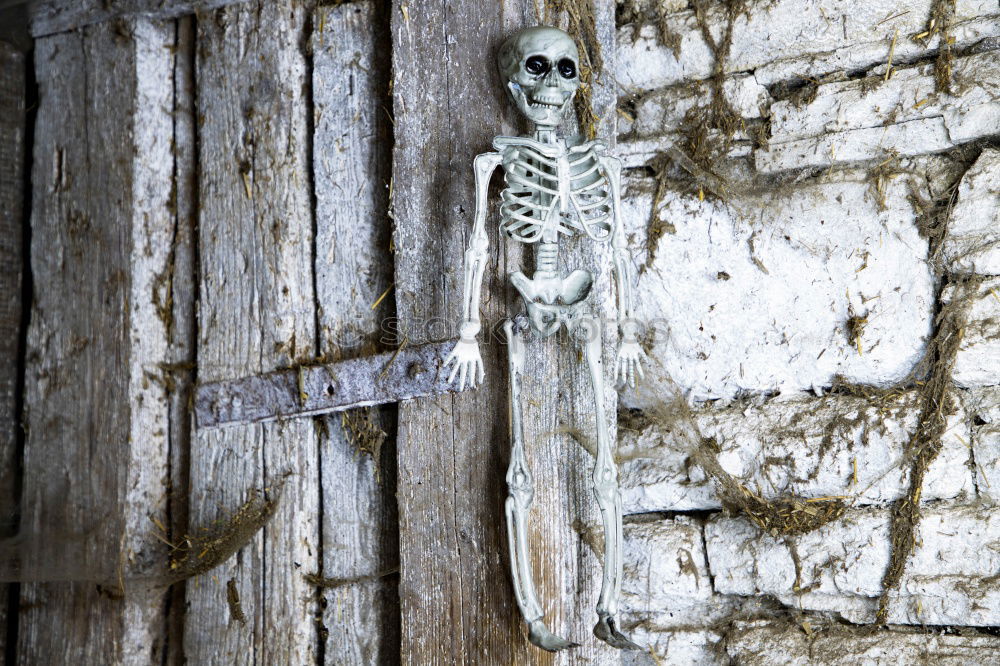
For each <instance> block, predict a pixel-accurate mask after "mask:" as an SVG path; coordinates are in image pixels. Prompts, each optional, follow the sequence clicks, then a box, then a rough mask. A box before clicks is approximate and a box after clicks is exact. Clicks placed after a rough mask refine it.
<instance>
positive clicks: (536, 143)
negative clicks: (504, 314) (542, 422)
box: [446, 27, 643, 651]
mask: <svg viewBox="0 0 1000 666" xmlns="http://www.w3.org/2000/svg"><path fill="white" fill-rule="evenodd" d="M578 62H579V59H578V55H577V49H576V45H575V44H574V43H573V40H572V39H571V38H570V37H569V35H567V34H566V33H565V32H563V31H562V30H558V29H556V28H549V27H535V28H528V29H526V30H522V31H521V32H519V33H518V34H516V35H514V36H513V37H512V38H511V39H509V40H508V41H507V42H506V43H505V44H504V45H503V46H502V47H501V49H500V52H499V57H498V64H499V67H500V73H501V75H502V76H503V78H504V79H505V81H506V82H507V88H508V90H509V92H510V94H511V95H512V97H513V98H514V102H515V103H516V104H517V107H518V109H520V111H521V113H523V114H524V115H525V116H526V117H527V118H528V120H529V121H531V123H532V125H533V127H534V133H533V135H532V137H531V138H528V137H507V136H500V137H497V138H496V139H494V141H493V146H494V148H495V149H496V151H497V152H492V153H485V154H482V155H479V156H478V157H476V160H475V171H476V214H475V222H474V228H473V232H472V238H471V240H470V242H469V248H468V250H467V251H466V253H465V301H464V305H465V310H464V319H463V322H462V325H461V337H460V340H459V341H458V343H457V344H456V345H455V348H454V350H452V352H451V354H450V355H449V356H448V358H447V360H446V367H447V366H451V374H450V376H449V379H448V380H449V381H454V380H455V379H456V377H457V379H458V382H459V385H460V387H461V388H464V387H465V385H466V384H467V383H468V384H469V385H471V386H476V385H477V384H478V383H479V382H481V381H482V380H483V374H484V373H483V362H482V358H481V357H480V354H479V345H478V343H477V342H476V335H477V334H478V333H479V330H480V321H479V293H480V288H481V285H482V280H483V270H484V268H485V266H486V258H487V253H486V251H487V238H486V231H485V223H486V205H487V204H486V196H487V189H488V186H489V180H490V175H491V174H492V172H493V171H494V170H495V169H496V168H497V167H498V166H503V170H504V174H505V179H506V185H507V186H506V188H505V189H504V191H503V193H502V195H501V196H502V200H503V201H502V203H501V205H500V218H501V219H500V230H501V232H502V233H503V234H504V235H506V236H507V237H508V238H510V239H512V240H515V241H519V242H522V243H531V244H534V246H535V247H534V249H535V272H534V276H533V277H531V278H528V277H527V276H525V274H524V273H522V272H520V271H518V272H516V273H513V274H511V275H510V281H511V283H512V284H513V285H514V287H515V288H516V289H517V291H518V293H519V294H520V295H521V298H522V300H523V302H524V306H525V310H526V312H527V317H525V316H524V315H523V314H522V315H520V316H518V317H516V318H515V319H514V320H508V321H507V322H506V323H505V325H504V331H505V333H506V337H507V342H508V347H507V348H508V360H509V370H510V401H511V404H510V410H511V439H512V449H511V459H510V467H509V468H508V470H507V484H508V488H509V494H508V498H507V502H506V513H507V534H508V541H509V547H510V562H511V573H512V576H513V580H514V593H515V596H516V598H517V604H518V606H519V608H520V610H521V614H522V615H523V616H524V619H525V621H526V622H527V623H528V629H529V640H531V642H532V643H534V644H535V645H537V646H539V647H541V648H544V649H546V650H550V651H556V650H561V649H563V648H568V647H574V646H575V644H574V643H570V642H569V641H567V640H565V639H564V638H561V637H559V636H557V635H555V634H553V633H552V632H551V631H549V630H548V628H547V627H546V626H545V623H544V622H543V620H542V616H543V613H542V609H541V606H540V605H539V603H538V598H537V595H536V592H535V585H534V581H533V579H532V570H531V560H530V557H529V553H528V543H527V541H528V539H527V527H528V526H527V520H528V510H529V508H530V506H531V501H532V497H533V495H534V489H533V482H532V476H531V471H530V470H529V468H528V465H527V459H526V456H525V451H524V435H523V432H522V424H521V403H520V384H521V375H522V373H523V370H524V360H525V356H524V339H523V338H524V334H525V333H526V332H528V329H530V330H531V331H534V333H535V334H537V335H539V336H541V337H542V338H544V337H548V336H550V335H552V334H553V333H555V332H556V331H558V330H559V328H560V327H561V326H565V327H566V329H567V330H568V331H569V332H570V333H571V334H573V335H574V337H575V338H576V339H577V340H579V341H580V343H581V344H582V345H583V347H584V356H585V358H586V361H587V364H588V366H589V374H590V379H591V384H592V386H593V390H594V402H595V410H594V411H595V414H596V418H597V458H596V464H595V467H594V474H593V483H594V493H595V495H596V496H597V503H598V506H599V507H600V511H601V517H602V522H603V524H604V535H605V548H604V553H605V557H604V576H603V581H602V585H601V594H600V598H599V601H598V604H597V615H598V622H597V625H596V626H595V627H594V634H595V635H596V636H597V637H598V638H600V639H601V640H603V641H605V642H607V643H609V644H610V645H612V646H614V647H617V648H622V649H638V646H637V645H635V644H634V643H632V642H631V641H630V640H629V639H628V638H627V637H626V636H625V635H624V634H622V633H621V632H620V631H619V630H618V628H617V627H616V617H615V616H616V613H617V610H618V596H619V593H620V590H621V577H622V510H621V495H620V492H619V490H618V472H617V469H616V467H615V462H614V459H613V457H612V451H611V440H610V435H609V433H608V424H607V420H606V418H605V415H604V379H603V370H602V365H601V346H602V345H601V326H600V321H599V319H598V318H597V317H596V316H594V315H593V314H592V313H591V312H590V310H589V309H588V307H587V300H586V299H587V296H588V294H589V292H590V289H591V286H592V285H593V282H594V276H593V275H592V274H591V273H590V272H588V271H585V270H579V269H578V270H574V271H571V272H570V273H569V274H568V275H565V276H563V275H562V274H561V272H560V270H559V241H560V239H562V238H564V237H565V238H570V237H576V236H581V235H582V236H586V237H587V238H589V239H591V240H593V241H597V242H608V241H610V242H611V244H612V247H613V254H614V269H615V278H616V286H617V292H618V300H619V304H620V307H621V308H622V310H623V314H624V318H623V321H624V322H626V324H623V326H622V329H623V330H622V334H623V338H622V339H623V341H622V343H621V344H620V345H619V349H618V361H617V367H616V379H617V380H619V381H625V382H628V383H630V384H632V385H634V384H635V383H636V381H637V380H638V379H640V378H641V377H642V374H643V370H642V367H641V364H640V363H641V360H642V358H643V352H642V350H641V349H640V348H639V346H638V344H637V343H636V342H635V340H634V339H629V335H631V334H632V333H634V331H627V330H625V328H626V327H627V322H629V321H630V317H631V314H632V282H633V273H634V267H633V264H632V258H631V256H630V255H629V254H628V252H627V250H626V245H625V235H624V231H623V229H622V221H621V215H620V188H621V164H620V162H619V161H618V160H617V159H616V158H614V157H610V156H607V155H605V154H604V148H605V144H604V143H603V142H601V141H589V142H586V143H580V144H579V145H568V144H567V142H566V141H565V140H563V139H562V138H560V137H559V136H558V135H557V134H556V130H557V128H558V126H559V124H560V122H561V121H562V119H563V117H564V115H565V114H566V111H567V110H568V109H569V107H570V104H571V102H572V99H573V96H574V95H575V94H576V91H577V88H579V86H580V79H579V73H578Z"/></svg>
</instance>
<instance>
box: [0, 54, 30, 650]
mask: <svg viewBox="0 0 1000 666" xmlns="http://www.w3.org/2000/svg"><path fill="white" fill-rule="evenodd" d="M25 67H26V64H25V58H24V54H23V53H21V52H20V51H19V50H17V49H15V48H14V47H13V46H11V45H10V44H7V43H6V42H0V155H3V159H0V507H3V508H0V538H7V537H10V536H12V535H13V533H14V531H15V530H16V528H17V502H18V483H19V479H18V477H19V473H18V471H19V470H18V468H19V464H20V460H19V458H20V456H19V455H18V450H17V430H18V426H19V424H20V418H19V415H18V414H17V406H18V400H17V379H18V377H17V375H18V370H19V367H20V361H19V358H18V357H19V354H20V349H19V347H20V341H21V279H22V278H21V265H22V262H23V261H24V254H23V249H22V240H21V239H22V234H23V226H22V225H23V224H24V201H23V199H24V168H23V167H24V150H25V106H26V105H25V86H24V83H25V74H26V72H25ZM8 590H9V587H8V585H6V584H0V652H2V651H3V648H4V645H5V643H6V638H7V622H8V617H9V616H8V608H7V599H8Z"/></svg>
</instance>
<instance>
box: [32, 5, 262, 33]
mask: <svg viewBox="0 0 1000 666" xmlns="http://www.w3.org/2000/svg"><path fill="white" fill-rule="evenodd" d="M239 2H245V0H26V4H27V5H28V15H29V20H30V23H31V34H32V35H33V36H35V37H43V36H45V35H52V34H55V33H57V32H66V31H68V30H75V29H77V28H82V27H85V26H88V25H93V24H95V23H102V22H105V21H111V20H115V19H122V18H125V19H128V18H137V17H140V16H141V17H144V18H154V19H168V18H176V17H179V16H183V15H185V14H194V13H200V12H210V11H211V10H213V9H217V8H219V7H224V6H226V5H231V4H234V3H239Z"/></svg>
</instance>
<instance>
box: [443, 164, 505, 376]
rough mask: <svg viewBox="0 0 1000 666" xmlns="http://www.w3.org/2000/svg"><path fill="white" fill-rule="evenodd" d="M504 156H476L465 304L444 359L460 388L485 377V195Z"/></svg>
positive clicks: (466, 253) (487, 244) (466, 258)
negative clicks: (481, 307)
mask: <svg viewBox="0 0 1000 666" xmlns="http://www.w3.org/2000/svg"><path fill="white" fill-rule="evenodd" d="M502 161H503V158H502V157H501V155H500V154H499V153H483V154H482V155H478V156H476V160H475V170H476V217H475V221H474V222H473V226H472V237H471V238H470V239H469V247H468V249H467V250H466V251H465V282H464V296H463V297H464V301H463V303H464V307H463V310H462V324H461V328H460V329H459V336H460V339H459V341H458V342H457V343H456V344H455V348H454V349H452V351H451V354H449V355H448V358H447V359H445V363H444V364H445V368H447V367H448V366H449V365H451V364H452V363H454V366H453V367H452V370H451V374H450V375H449V376H448V381H449V382H451V381H453V380H454V379H455V377H456V376H457V377H458V383H459V390H462V389H464V388H465V386H466V384H468V385H469V386H472V387H475V386H476V385H477V384H478V383H479V382H481V381H483V378H484V376H485V371H484V369H483V359H482V356H481V355H480V353H479V343H478V342H476V336H477V335H478V334H479V330H480V328H481V327H482V325H481V324H480V321H479V296H480V291H481V290H482V285H483V271H485V270H486V256H487V255H486V250H487V248H488V247H489V241H488V239H487V237H486V195H487V192H488V190H489V185H490V175H491V174H492V173H493V171H494V170H495V169H496V168H497V167H498V166H500V164H501V162H502Z"/></svg>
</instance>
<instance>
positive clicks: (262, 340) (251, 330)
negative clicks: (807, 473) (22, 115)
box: [184, 0, 319, 664]
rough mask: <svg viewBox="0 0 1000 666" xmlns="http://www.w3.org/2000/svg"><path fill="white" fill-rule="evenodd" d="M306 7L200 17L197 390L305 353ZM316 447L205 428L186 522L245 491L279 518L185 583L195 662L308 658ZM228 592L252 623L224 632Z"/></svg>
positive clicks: (310, 304) (315, 549)
mask: <svg viewBox="0 0 1000 666" xmlns="http://www.w3.org/2000/svg"><path fill="white" fill-rule="evenodd" d="M307 16H308V10H307V9H306V8H305V7H303V6H302V5H299V4H292V5H291V6H289V5H286V4H285V3H276V2H267V1H264V0H261V1H260V2H251V3H247V4H240V5H235V6H233V7H230V8H225V9H220V10H218V11H216V12H214V13H213V14H211V15H206V16H201V17H200V18H199V20H198V33H197V72H198V80H197V87H198V88H197V105H198V108H197V118H198V123H199V139H198V144H199V165H198V174H199V185H198V191H199V227H198V230H199V241H200V261H199V266H200V279H199V292H200V300H199V331H198V380H199V381H217V380H222V379H231V378H235V377H240V376H245V375H249V374H256V373H260V372H266V371H270V370H274V369H276V368H279V367H283V366H284V367H287V366H290V365H293V364H295V363H298V362H304V361H308V360H310V359H312V358H313V356H314V355H315V353H316V316H315V315H316V313H315V306H316V303H315V296H314V292H313V273H312V270H313V269H312V248H313V212H312V206H311V195H310V170H309V163H308V156H309V155H308V147H309V141H310V136H309V132H308V128H309V123H308V116H307V114H308V106H307V99H306V96H305V95H306V91H307V90H308V71H307V61H306V57H305V54H304V52H303V48H302V47H303V45H304V44H305V43H306V41H305V40H306V37H305V26H306V18H307ZM317 465H318V460H317V439H316V432H315V428H314V425H313V423H312V422H311V421H310V420H307V419H297V420H293V421H289V422H284V423H273V424H266V425H256V426H247V427H238V428H233V429H227V430H218V431H206V432H200V433H198V435H197V436H196V439H195V441H194V442H193V444H192V450H191V457H190V468H191V473H190V483H191V493H190V519H191V523H192V524H193V525H210V524H211V523H212V521H214V520H217V519H219V518H220V517H222V516H225V515H230V514H231V513H232V512H233V511H234V510H235V509H236V508H237V507H238V506H239V505H240V503H241V502H242V501H244V500H245V499H246V497H247V494H248V493H249V492H251V491H252V490H254V489H258V490H264V491H267V492H271V493H275V492H278V490H279V488H281V500H280V503H279V505H278V509H277V512H276V514H275V516H274V517H273V518H272V520H271V521H270V522H269V523H268V525H267V526H266V527H265V528H264V529H263V530H262V531H261V532H260V533H259V534H258V535H257V536H255V537H254V539H253V540H252V541H251V543H250V544H249V545H247V546H246V547H245V548H243V549H242V550H241V551H240V552H239V553H238V554H237V555H236V557H234V558H233V559H231V560H230V561H228V562H226V563H225V564H224V565H223V566H221V567H219V568H217V569H216V570H214V571H213V572H211V574H209V575H206V576H203V577H201V578H199V579H196V580H193V581H189V583H188V586H187V602H188V606H187V613H186V616H185V625H184V652H185V656H186V658H187V660H188V661H189V662H190V663H226V664H230V663H263V664H284V663H292V664H304V663H310V662H312V661H314V660H315V658H316V652H317V635H318V627H317V624H316V621H315V620H316V612H317V599H316V594H315V591H314V590H313V589H312V588H311V587H310V586H309V585H308V584H307V583H306V581H305V579H304V578H303V574H305V573H309V572H313V571H316V569H317V567H318V555H319V519H318V516H319V501H318V500H319V489H318V476H317V473H316V470H317ZM229 579H234V580H235V581H236V586H237V590H238V592H239V596H240V598H241V600H242V606H243V610H244V612H245V614H246V616H247V618H248V620H247V623H246V624H245V625H244V624H241V623H239V622H234V621H231V616H230V612H229V609H228V607H227V603H226V583H227V581H228V580H229Z"/></svg>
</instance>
